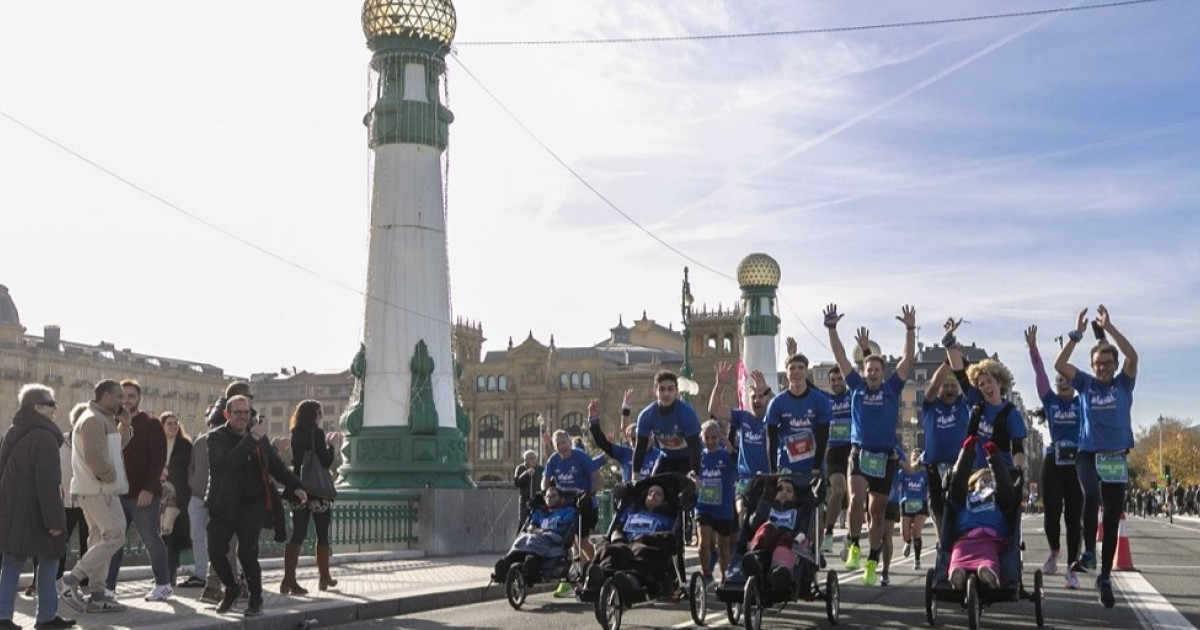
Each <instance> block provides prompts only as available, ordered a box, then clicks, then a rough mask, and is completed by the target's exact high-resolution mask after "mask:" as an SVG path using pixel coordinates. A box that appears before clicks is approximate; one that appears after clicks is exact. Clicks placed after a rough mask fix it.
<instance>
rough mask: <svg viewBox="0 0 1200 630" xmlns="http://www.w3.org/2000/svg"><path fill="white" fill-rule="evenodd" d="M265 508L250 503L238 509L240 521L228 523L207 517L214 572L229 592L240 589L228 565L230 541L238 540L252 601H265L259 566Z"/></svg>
mask: <svg viewBox="0 0 1200 630" xmlns="http://www.w3.org/2000/svg"><path fill="white" fill-rule="evenodd" d="M265 515H266V514H265V512H264V510H263V506H262V505H260V504H257V503H248V504H244V505H242V506H241V507H240V508H239V509H238V513H237V518H236V519H235V520H229V519H226V518H222V517H220V516H217V515H216V514H209V515H208V559H209V561H210V562H212V568H213V572H214V573H216V574H217V575H218V576H219V577H220V578H221V583H222V584H223V585H224V586H225V588H226V589H233V588H236V587H237V583H238V582H237V578H236V577H235V576H234V574H233V564H232V563H231V562H229V557H228V554H229V542H230V538H233V537H235V536H236V537H237V547H238V550H237V557H238V561H239V562H240V563H241V565H242V572H243V573H244V574H245V575H246V586H247V587H249V589H250V599H251V601H252V602H253V601H257V602H259V603H261V602H262V567H261V566H260V565H259V564H258V537H259V535H260V534H261V532H262V524H263V517H264V516H265Z"/></svg>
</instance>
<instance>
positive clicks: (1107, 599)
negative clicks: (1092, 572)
mask: <svg viewBox="0 0 1200 630" xmlns="http://www.w3.org/2000/svg"><path fill="white" fill-rule="evenodd" d="M1096 590H1098V591H1100V605H1102V606H1104V607H1105V608H1112V607H1114V606H1116V605H1117V599H1116V598H1115V597H1113V590H1112V577H1111V576H1108V575H1100V576H1097V577H1096Z"/></svg>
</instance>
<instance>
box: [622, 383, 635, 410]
mask: <svg viewBox="0 0 1200 630" xmlns="http://www.w3.org/2000/svg"><path fill="white" fill-rule="evenodd" d="M621 408H623V409H633V388H632V387H630V388H629V389H627V390H625V397H624V398H622V399H621Z"/></svg>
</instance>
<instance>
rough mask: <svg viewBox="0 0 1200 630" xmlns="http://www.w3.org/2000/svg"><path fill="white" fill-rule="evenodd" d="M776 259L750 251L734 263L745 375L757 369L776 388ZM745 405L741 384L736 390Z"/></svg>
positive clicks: (777, 278)
mask: <svg viewBox="0 0 1200 630" xmlns="http://www.w3.org/2000/svg"><path fill="white" fill-rule="evenodd" d="M779 278H780V272H779V263H777V262H775V259H774V258H771V257H770V256H768V255H766V254H750V255H749V256H747V257H745V258H743V259H742V262H740V263H738V268H737V279H738V285H739V286H740V287H741V289H742V321H741V325H742V362H743V363H744V364H745V366H746V375H747V377H748V376H749V374H750V373H751V372H753V371H754V370H760V371H761V372H762V373H763V376H765V377H766V379H767V384H768V385H770V386H771V388H772V389H776V386H777V384H778V383H777V382H776V376H775V375H776V374H778V373H779V368H780V365H779V361H778V360H777V359H776V357H775V346H776V343H775V339H776V337H777V336H778V335H779V321H780V320H779V309H778V297H777V296H776V292H777V290H778V289H779ZM738 395H739V396H740V397H741V400H742V401H743V402H744V403H745V405H746V408H749V406H750V401H749V400H747V398H746V393H745V388H744V387H743V388H742V391H740V392H738Z"/></svg>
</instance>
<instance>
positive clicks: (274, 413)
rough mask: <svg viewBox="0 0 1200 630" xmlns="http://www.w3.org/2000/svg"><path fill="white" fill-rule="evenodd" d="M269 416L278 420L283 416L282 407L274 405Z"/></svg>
mask: <svg viewBox="0 0 1200 630" xmlns="http://www.w3.org/2000/svg"><path fill="white" fill-rule="evenodd" d="M271 415H272V416H275V417H276V418H278V417H279V416H282V415H283V405H275V406H273V407H271Z"/></svg>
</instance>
